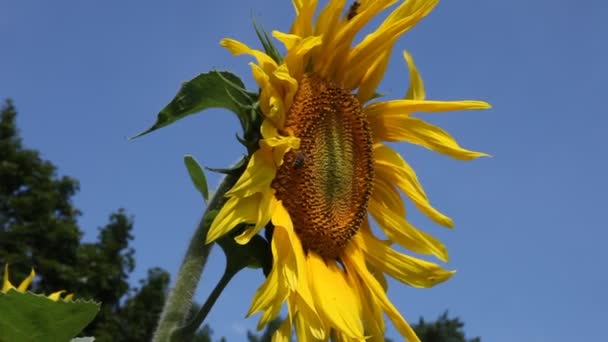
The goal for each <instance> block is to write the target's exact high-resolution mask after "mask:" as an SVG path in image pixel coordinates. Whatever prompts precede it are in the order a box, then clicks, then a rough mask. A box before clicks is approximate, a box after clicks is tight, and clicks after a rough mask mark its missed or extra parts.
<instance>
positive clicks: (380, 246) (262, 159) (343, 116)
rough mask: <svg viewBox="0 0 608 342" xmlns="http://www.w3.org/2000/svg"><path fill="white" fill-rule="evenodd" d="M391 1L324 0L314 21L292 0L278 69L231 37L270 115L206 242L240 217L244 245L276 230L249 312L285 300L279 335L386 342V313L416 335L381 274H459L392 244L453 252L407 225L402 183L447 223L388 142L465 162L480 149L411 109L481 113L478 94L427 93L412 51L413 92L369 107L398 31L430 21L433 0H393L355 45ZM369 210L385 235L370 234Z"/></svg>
mask: <svg viewBox="0 0 608 342" xmlns="http://www.w3.org/2000/svg"><path fill="white" fill-rule="evenodd" d="M395 2H397V1H395V0H367V1H360V2H355V3H354V4H351V5H350V6H348V4H346V3H345V0H330V1H329V3H328V4H327V5H326V6H325V7H324V8H322V9H321V10H320V11H319V13H318V16H316V18H313V17H314V14H315V13H316V7H317V1H316V0H293V4H294V7H295V11H296V18H295V20H294V22H293V25H292V27H291V30H290V32H289V33H283V32H278V31H274V32H273V36H274V37H275V38H276V39H278V40H279V41H281V42H282V43H283V44H284V46H285V49H286V54H285V56H284V57H283V60H282V61H281V62H280V63H279V62H276V61H275V60H273V59H272V57H270V56H269V55H267V54H266V53H264V52H261V51H258V50H254V49H251V48H249V47H248V46H246V45H245V44H243V43H241V42H239V41H236V40H233V39H223V40H222V42H221V45H222V46H224V47H226V48H227V49H228V50H230V52H232V53H233V54H235V55H240V54H249V55H252V56H253V57H254V58H255V59H256V61H257V63H251V64H250V65H251V68H252V71H253V76H254V78H255V80H256V82H257V83H258V85H259V87H260V89H261V92H260V107H261V110H262V112H263V114H264V121H263V123H262V127H261V133H262V139H261V140H260V142H259V149H258V150H257V151H256V152H255V153H254V154H253V155H252V156H251V159H250V160H249V163H248V165H247V169H246V170H245V172H244V173H243V175H242V176H241V177H240V179H239V180H238V182H237V183H236V184H235V186H234V187H233V188H232V189H231V190H230V191H228V192H227V194H226V196H227V197H228V200H227V202H226V204H225V205H224V207H223V208H222V209H221V210H220V212H219V213H218V215H217V217H216V218H215V220H214V222H213V224H212V226H211V228H210V231H209V234H208V236H207V242H212V241H214V240H216V239H218V238H219V237H221V236H223V235H225V234H226V233H228V232H229V231H230V230H232V229H233V228H234V227H235V226H236V225H237V224H239V223H243V222H244V223H248V224H250V226H248V227H249V228H248V229H246V230H245V231H244V232H243V233H242V234H241V235H239V236H238V237H236V241H237V242H238V243H242V244H245V243H247V242H248V241H249V239H251V237H252V236H254V235H255V234H257V233H258V232H259V231H260V230H261V229H262V228H263V227H265V226H267V225H268V224H269V223H271V224H272V227H273V228H272V229H273V231H272V232H273V233H272V243H271V247H272V253H273V257H274V259H273V265H272V271H271V272H270V274H269V275H268V278H267V279H266V281H265V282H264V283H263V284H262V286H261V287H260V288H259V289H258V291H257V293H256V295H255V297H254V299H253V302H252V304H251V308H250V310H249V314H253V313H255V312H258V311H261V312H262V314H261V318H260V321H259V325H258V328H261V327H262V326H263V325H265V324H266V323H268V322H269V321H270V320H271V319H273V318H274V317H276V316H277V315H278V314H279V312H280V309H281V308H282V306H283V304H284V303H286V305H287V309H288V319H286V320H285V323H283V325H282V326H281V327H280V329H279V330H278V331H277V333H276V334H275V336H274V337H273V339H274V340H275V341H288V340H289V336H291V334H292V329H295V333H296V335H297V337H298V339H299V340H301V341H316V340H328V339H329V338H330V337H333V338H335V339H336V340H338V341H363V340H366V341H382V340H384V331H385V325H384V319H383V314H386V315H387V316H388V317H389V318H390V320H391V321H392V322H393V324H394V325H395V327H396V328H397V330H398V331H399V332H400V333H401V334H402V335H403V337H404V338H406V339H407V340H409V341H418V338H417V336H416V334H415V333H414V331H413V330H412V328H411V327H410V326H409V324H408V323H407V321H406V320H405V319H404V318H403V317H402V316H401V314H400V313H399V312H398V311H397V309H396V308H395V306H394V305H393V304H392V303H391V301H390V300H389V299H388V297H387V295H386V284H385V278H384V276H385V274H388V275H389V276H391V277H393V278H395V279H397V280H399V281H401V282H403V283H405V284H407V285H410V286H415V287H430V286H433V285H435V284H437V283H439V282H442V281H445V280H446V279H448V278H450V277H451V275H452V274H453V272H452V271H447V270H444V269H443V268H442V267H440V266H439V265H437V264H435V263H432V262H429V261H425V260H421V259H418V258H415V257H412V256H409V255H406V254H403V253H401V252H398V251H397V250H395V249H393V248H391V244H393V243H395V244H397V245H399V246H401V247H404V248H406V249H409V250H410V251H412V252H415V253H421V254H426V255H433V256H435V257H437V258H438V259H439V260H442V261H447V260H448V255H447V251H446V249H445V247H444V246H443V245H442V244H441V242H439V241H438V240H437V239H435V238H434V237H432V236H430V235H429V234H427V233H424V232H422V231H420V230H418V229H417V228H415V227H413V226H412V225H411V224H410V223H409V222H408V221H407V220H406V219H405V207H404V204H403V201H402V198H401V194H400V193H399V191H401V192H402V193H403V194H405V196H406V197H408V198H409V199H410V200H411V201H412V202H413V204H414V205H415V206H416V207H417V208H418V209H419V210H420V211H422V212H423V213H424V214H426V215H427V216H428V217H430V218H431V219H432V220H434V221H435V222H437V223H439V224H441V225H444V226H447V227H451V226H452V220H451V219H450V218H449V217H447V216H446V215H444V214H442V213H441V212H440V211H438V210H437V209H435V208H434V207H433V206H432V205H431V204H430V202H429V199H428V197H427V195H426V193H425V192H424V190H423V188H422V186H421V185H420V183H419V181H418V179H417V177H416V174H415V172H414V171H413V169H412V168H411V167H410V165H409V164H408V163H407V162H406V161H405V160H404V159H403V158H402V157H401V156H400V155H399V154H398V153H397V152H396V151H394V150H393V149H391V148H390V147H388V146H387V145H385V144H384V143H383V142H386V141H407V142H410V143H414V144H417V145H420V146H423V147H426V148H428V149H431V150H434V151H437V152H439V153H443V154H446V155H448V156H451V157H454V158H456V159H463V160H470V159H474V158H477V157H480V156H484V155H485V154H483V153H480V152H474V151H470V150H467V149H464V148H462V147H460V146H459V145H458V143H457V142H456V141H455V140H454V139H453V138H452V137H451V136H450V135H449V134H448V133H446V132H445V131H443V130H442V129H440V128H439V127H436V126H434V125H431V124H429V123H427V122H425V121H423V120H421V119H418V118H415V117H413V116H412V114H413V113H415V112H443V111H456V110H465V109H485V108H489V107H490V106H489V105H488V104H487V103H485V102H481V101H434V100H433V101H431V100H426V99H425V90H424V86H423V83H422V79H421V77H420V75H419V73H418V71H417V69H416V67H415V65H414V63H413V60H412V58H411V56H410V55H409V54H408V53H407V52H404V58H405V60H406V62H407V64H408V66H409V71H410V86H409V90H408V91H407V95H406V97H405V99H399V100H392V101H375V100H374V95H375V92H376V87H377V86H378V84H379V83H380V81H381V79H382V77H383V74H384V72H385V70H386V67H387V64H388V61H389V57H390V55H391V50H392V46H393V44H394V43H395V41H396V40H397V38H398V37H399V36H401V35H402V34H403V33H405V32H406V31H408V30H409V29H410V28H412V27H413V26H414V25H415V24H416V23H417V22H418V21H419V20H421V19H422V18H423V17H425V16H426V15H427V14H428V13H429V12H430V11H431V10H432V9H433V7H435V5H436V4H437V2H438V0H409V1H405V2H403V3H401V4H399V5H398V6H397V7H396V8H394V9H393V10H392V12H391V13H390V14H389V15H388V16H387V17H386V18H385V19H384V21H383V22H382V23H381V24H380V26H379V27H378V28H377V29H376V30H375V31H374V32H372V33H370V34H368V35H367V36H365V37H364V38H363V40H362V41H361V42H359V43H358V44H353V40H354V38H355V36H356V35H357V33H358V32H359V31H360V30H361V29H362V28H363V27H364V26H365V25H366V24H368V23H369V22H370V20H371V19H372V18H373V17H375V16H376V15H378V14H379V13H380V12H381V11H382V10H384V9H386V8H388V7H390V6H391V5H393V4H394V3H395ZM368 213H369V214H370V215H371V217H372V218H373V219H374V221H375V222H376V223H377V224H378V227H379V231H381V232H383V233H384V235H385V236H386V238H387V239H385V240H382V239H380V238H378V237H376V236H375V234H374V232H373V231H372V229H371V228H370V223H369V221H368Z"/></svg>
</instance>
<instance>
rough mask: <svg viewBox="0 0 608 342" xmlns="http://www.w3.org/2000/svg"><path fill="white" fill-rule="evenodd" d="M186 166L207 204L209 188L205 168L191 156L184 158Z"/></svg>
mask: <svg viewBox="0 0 608 342" xmlns="http://www.w3.org/2000/svg"><path fill="white" fill-rule="evenodd" d="M184 164H186V169H188V173H189V174H190V179H191V180H192V183H193V184H194V186H195V187H196V189H197V190H198V192H200V193H201V195H203V199H204V200H205V203H207V201H208V200H209V188H208V187H207V178H206V177H205V172H204V171H203V168H202V167H201V166H200V165H199V163H198V162H197V161H196V159H194V157H193V156H191V155H189V154H187V155H185V156H184Z"/></svg>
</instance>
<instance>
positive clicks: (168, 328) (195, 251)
mask: <svg viewBox="0 0 608 342" xmlns="http://www.w3.org/2000/svg"><path fill="white" fill-rule="evenodd" d="M238 178H239V175H233V174H227V175H226V176H225V177H224V178H223V179H222V182H221V183H220V185H219V186H218V189H217V192H216V193H215V194H214V195H213V196H212V197H211V200H210V201H209V204H208V205H207V208H206V209H205V212H204V214H203V217H202V218H201V221H200V223H199V225H198V227H197V228H196V231H195V232H194V235H193V236H192V239H191V240H190V245H189V246H188V250H187V251H186V255H185V256H184V260H183V261H182V265H181V267H180V269H179V272H178V274H177V278H176V280H175V285H174V287H173V288H172V289H171V290H170V292H169V296H168V297H167V301H166V302H165V306H164V307H163V311H162V313H161V315H160V319H159V321H158V326H157V328H156V331H155V332H154V337H153V339H152V340H153V341H154V342H166V341H169V340H170V338H171V334H172V333H173V331H175V329H177V328H179V327H181V326H182V325H183V324H184V322H185V320H186V317H187V315H188V313H189V312H190V308H191V307H192V297H193V296H194V293H195V292H196V287H197V286H198V283H199V281H200V278H201V274H202V273H203V269H204V267H205V263H206V262H207V257H208V256H209V252H210V251H211V247H212V244H205V239H206V237H207V232H208V231H209V228H210V227H211V220H209V219H208V214H209V213H210V212H212V211H216V210H219V209H221V207H222V206H223V205H224V202H225V201H226V199H225V197H224V194H225V193H226V192H227V191H228V190H230V189H231V188H232V187H233V186H234V184H235V183H236V181H237V180H238Z"/></svg>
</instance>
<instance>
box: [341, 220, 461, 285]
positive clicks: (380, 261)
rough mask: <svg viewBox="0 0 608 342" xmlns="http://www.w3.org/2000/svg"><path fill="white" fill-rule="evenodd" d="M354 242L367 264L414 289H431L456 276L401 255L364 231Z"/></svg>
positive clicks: (424, 261) (436, 266) (432, 265)
mask: <svg viewBox="0 0 608 342" xmlns="http://www.w3.org/2000/svg"><path fill="white" fill-rule="evenodd" d="M353 242H354V243H355V244H356V245H357V246H358V247H359V248H361V249H362V250H363V252H364V253H365V257H366V260H367V262H369V263H370V264H372V265H373V266H374V267H376V268H378V270H380V271H382V272H385V273H387V274H389V275H390V276H391V277H393V278H395V279H397V280H399V281H401V282H402V283H405V284H408V285H410V286H413V287H431V286H434V285H436V284H438V283H441V282H444V281H446V280H448V279H449V278H450V277H451V276H452V275H453V274H454V272H453V271H447V270H444V269H443V268H441V266H439V265H437V264H435V263H432V262H429V261H426V260H422V259H418V258H414V257H412V256H409V255H405V254H403V253H399V252H397V251H396V250H394V249H392V248H391V247H390V246H387V245H386V244H384V243H382V242H381V241H379V240H378V239H377V238H375V237H373V236H372V235H371V234H369V233H366V232H363V231H362V232H361V234H357V235H355V237H354V238H353Z"/></svg>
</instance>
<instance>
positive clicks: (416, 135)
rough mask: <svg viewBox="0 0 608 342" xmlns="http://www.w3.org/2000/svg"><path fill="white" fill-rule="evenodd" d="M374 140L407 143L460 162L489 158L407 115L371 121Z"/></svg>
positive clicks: (376, 117) (375, 118) (443, 132)
mask: <svg viewBox="0 0 608 342" xmlns="http://www.w3.org/2000/svg"><path fill="white" fill-rule="evenodd" d="M370 126H371V128H372V132H373V133H372V134H373V136H374V139H377V140H381V141H407V142H410V143H412V144H416V145H420V146H422V147H425V148H428V149H429V150H432V151H435V152H439V153H441V154H445V155H447V156H450V157H452V158H455V159H459V160H472V159H475V158H479V157H484V156H487V154H485V153H482V152H476V151H471V150H467V149H465V148H462V147H460V145H458V142H456V140H455V139H454V138H453V137H452V136H451V135H450V134H449V133H448V132H446V131H444V130H442V129H441V128H439V127H437V126H435V125H432V124H430V123H428V122H425V121H423V120H420V119H417V118H413V117H410V116H407V115H385V116H381V117H380V116H374V118H373V119H372V120H370Z"/></svg>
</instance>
